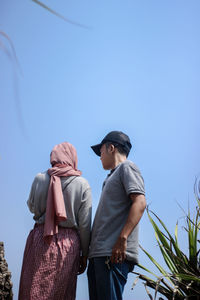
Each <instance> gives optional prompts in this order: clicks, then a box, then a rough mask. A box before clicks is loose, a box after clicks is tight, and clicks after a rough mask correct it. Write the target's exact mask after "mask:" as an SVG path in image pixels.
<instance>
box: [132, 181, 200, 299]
mask: <svg viewBox="0 0 200 300" xmlns="http://www.w3.org/2000/svg"><path fill="white" fill-rule="evenodd" d="M195 189H196V191H197V190H199V186H198V189H197V180H196V182H195ZM195 194H196V199H197V203H198V205H197V207H196V210H195V216H194V218H193V219H191V215H190V211H188V214H187V215H186V226H185V227H184V230H185V231H186V234H187V237H188V255H186V254H185V253H184V252H183V251H182V250H181V248H180V246H179V243H178V223H177V224H176V227H175V234H174V237H173V236H172V235H171V234H170V232H169V230H168V229H167V227H166V226H165V224H164V223H163V221H162V220H161V219H160V218H159V217H158V216H157V215H156V214H155V213H154V212H152V211H150V210H149V209H148V208H147V214H148V217H149V220H150V222H151V224H152V226H153V229H154V231H155V236H156V240H157V242H158V246H159V248H160V251H161V254H162V257H163V259H164V261H165V264H166V267H167V268H163V267H162V266H161V265H160V264H159V263H158V262H157V261H156V260H155V259H154V258H153V257H152V256H151V255H150V254H149V253H148V252H147V251H146V250H145V249H143V248H142V247H141V249H142V250H143V251H144V253H145V254H146V255H147V256H148V258H149V259H150V260H151V262H152V263H153V264H154V265H155V267H156V268H157V269H158V270H159V272H160V275H156V274H154V273H153V272H151V271H150V270H148V269H147V268H145V267H144V266H142V265H139V267H140V268H141V269H143V270H145V271H146V272H148V273H149V274H151V275H153V276H154V278H155V279H152V278H150V277H148V276H146V275H144V274H141V273H136V272H133V273H134V274H137V275H138V278H139V279H141V280H142V281H143V282H144V285H145V288H146V291H147V293H148V296H149V298H150V299H151V300H154V299H156V298H157V293H158V292H159V293H160V294H161V295H163V296H165V297H166V298H167V299H171V300H173V299H174V300H176V299H177V300H186V299H188V300H200V240H199V239H198V235H199V229H200V197H199V195H198V193H195ZM156 222H157V223H158V224H159V225H157V223H156ZM166 269H167V270H166ZM147 287H151V288H152V289H153V290H154V296H152V295H151V294H150V292H149V290H148V289H147ZM159 299H163V298H162V297H160V296H159Z"/></svg>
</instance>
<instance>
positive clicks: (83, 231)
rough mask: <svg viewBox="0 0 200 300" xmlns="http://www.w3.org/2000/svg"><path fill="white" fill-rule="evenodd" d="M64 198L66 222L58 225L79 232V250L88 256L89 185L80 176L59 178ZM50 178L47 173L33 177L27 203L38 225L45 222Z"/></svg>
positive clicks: (90, 205)
mask: <svg viewBox="0 0 200 300" xmlns="http://www.w3.org/2000/svg"><path fill="white" fill-rule="evenodd" d="M60 180H61V186H62V191H63V196H64V202H65V208H66V214H67V220H66V221H64V222H60V223H59V225H60V226H62V227H67V228H76V229H77V230H78V231H79V235H80V240H81V250H82V253H83V255H85V256H87V255H88V249H89V241H90V230H91V210H92V197H91V189H90V186H89V183H88V182H87V180H86V179H85V178H83V177H82V176H69V177H60ZM49 182H50V176H49V175H48V173H47V172H44V173H38V174H37V176H36V177H35V179H34V181H33V184H32V187H31V191H30V195H29V198H28V201H27V204H28V207H29V209H30V211H31V212H32V213H33V214H34V217H33V218H34V220H35V222H36V223H38V224H43V223H44V222H45V212H46V201H47V194H48V188H49Z"/></svg>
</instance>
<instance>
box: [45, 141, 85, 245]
mask: <svg viewBox="0 0 200 300" xmlns="http://www.w3.org/2000/svg"><path fill="white" fill-rule="evenodd" d="M77 161H78V160H77V153H76V149H75V148H74V146H73V145H71V144H70V143H67V142H64V143H61V144H59V145H56V146H55V147H54V148H53V150H52V152H51V155H50V162H51V165H52V168H50V169H49V170H48V174H49V175H50V176H51V179H50V184H49V190H48V197H47V205H46V217H45V225H44V239H45V240H46V241H47V242H48V243H50V242H51V240H52V236H53V235H54V234H57V233H58V224H59V222H61V221H65V220H67V215H66V210H65V203H64V197H63V193H62V187H61V181H60V178H59V177H62V176H80V175H81V172H80V171H79V170H77Z"/></svg>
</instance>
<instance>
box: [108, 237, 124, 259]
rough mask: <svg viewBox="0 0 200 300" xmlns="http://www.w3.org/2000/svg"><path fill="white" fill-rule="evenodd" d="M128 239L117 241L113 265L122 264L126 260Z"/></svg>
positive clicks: (122, 238) (121, 238) (113, 254)
mask: <svg viewBox="0 0 200 300" xmlns="http://www.w3.org/2000/svg"><path fill="white" fill-rule="evenodd" d="M126 247H127V239H126V238H124V237H120V236H119V238H118V239H117V241H116V243H115V245H114V247H113V249H112V256H111V258H110V260H111V263H112V264H113V263H122V262H123V261H124V260H125V258H126Z"/></svg>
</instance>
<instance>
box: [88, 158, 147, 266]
mask: <svg viewBox="0 0 200 300" xmlns="http://www.w3.org/2000/svg"><path fill="white" fill-rule="evenodd" d="M131 193H138V194H143V195H144V194H145V190H144V180H143V178H142V176H141V173H140V171H139V169H138V168H137V166H136V165H135V164H134V163H133V162H131V161H129V160H126V161H124V162H123V163H121V164H119V165H118V166H117V167H116V169H115V170H114V171H113V172H111V174H109V175H108V177H107V178H106V180H105V181H104V184H103V190H102V194H101V198H100V201H99V205H98V208H97V211H96V215H95V219H94V223H93V227H92V238H91V243H90V251H89V258H92V257H101V256H111V254H112V247H113V246H114V244H115V242H116V240H117V238H118V236H119V234H120V232H121V230H122V228H123V227H124V225H125V223H126V220H127V217H128V214H129V210H130V207H131V204H132V201H131V199H130V198H129V195H130V194H131ZM138 229H139V228H138V225H137V226H136V227H135V228H134V230H133V231H132V233H131V234H130V235H129V237H128V240H127V250H126V259H127V260H130V261H133V262H135V263H138Z"/></svg>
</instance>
